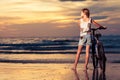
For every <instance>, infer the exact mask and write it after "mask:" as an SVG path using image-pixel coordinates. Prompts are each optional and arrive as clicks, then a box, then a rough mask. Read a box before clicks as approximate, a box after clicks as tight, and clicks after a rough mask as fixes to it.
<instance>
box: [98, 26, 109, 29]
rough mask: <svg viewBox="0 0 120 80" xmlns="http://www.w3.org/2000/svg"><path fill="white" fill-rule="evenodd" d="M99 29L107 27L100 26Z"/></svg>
mask: <svg viewBox="0 0 120 80" xmlns="http://www.w3.org/2000/svg"><path fill="white" fill-rule="evenodd" d="M99 29H107V27H106V26H100V27H99Z"/></svg>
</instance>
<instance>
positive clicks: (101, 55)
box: [91, 28, 106, 72]
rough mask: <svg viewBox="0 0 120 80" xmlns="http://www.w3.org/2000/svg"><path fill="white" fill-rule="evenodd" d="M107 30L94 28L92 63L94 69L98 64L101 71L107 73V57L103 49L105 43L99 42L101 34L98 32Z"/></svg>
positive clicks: (92, 30)
mask: <svg viewBox="0 0 120 80" xmlns="http://www.w3.org/2000/svg"><path fill="white" fill-rule="evenodd" d="M101 29H106V28H92V29H91V32H92V56H91V57H92V61H93V67H94V69H95V68H97V67H98V63H99V65H100V68H101V70H103V72H105V68H106V56H105V51H104V47H103V43H102V42H101V41H100V40H99V38H100V37H101V34H100V32H97V31H98V30H101Z"/></svg>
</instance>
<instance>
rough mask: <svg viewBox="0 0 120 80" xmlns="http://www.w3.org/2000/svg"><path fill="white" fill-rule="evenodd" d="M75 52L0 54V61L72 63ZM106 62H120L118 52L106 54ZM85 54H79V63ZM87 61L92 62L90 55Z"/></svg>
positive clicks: (82, 61) (82, 60)
mask: <svg viewBox="0 0 120 80" xmlns="http://www.w3.org/2000/svg"><path fill="white" fill-rule="evenodd" d="M75 56H76V54H37V55H36V54H0V62H2V63H24V64H25V63H26V64H27V63H33V64H34V63H35V64H37V63H46V64H47V63H74V60H75ZM106 57H107V63H120V60H119V58H120V54H106ZM84 58H85V54H81V57H80V59H79V63H84V61H85V59H84ZM89 63H92V59H91V55H90V60H89Z"/></svg>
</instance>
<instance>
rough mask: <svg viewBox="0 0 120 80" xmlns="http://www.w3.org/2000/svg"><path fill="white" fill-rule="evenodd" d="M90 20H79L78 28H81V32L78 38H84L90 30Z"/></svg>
mask: <svg viewBox="0 0 120 80" xmlns="http://www.w3.org/2000/svg"><path fill="white" fill-rule="evenodd" d="M91 20H92V19H91V18H89V20H88V21H87V22H85V21H83V19H80V28H82V30H81V31H80V36H85V35H87V34H88V32H90V30H91V22H92V21H91Z"/></svg>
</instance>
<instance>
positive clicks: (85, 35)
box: [72, 8, 104, 70]
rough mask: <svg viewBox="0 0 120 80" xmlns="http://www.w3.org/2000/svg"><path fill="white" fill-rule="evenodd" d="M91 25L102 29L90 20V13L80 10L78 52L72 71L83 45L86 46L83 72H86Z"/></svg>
mask: <svg viewBox="0 0 120 80" xmlns="http://www.w3.org/2000/svg"><path fill="white" fill-rule="evenodd" d="M91 23H92V24H94V25H96V26H97V27H99V28H104V27H103V26H101V25H100V24H98V23H97V22H95V21H94V20H92V19H91V18H90V11H89V9H87V8H84V9H82V10H81V19H80V20H79V25H80V40H79V43H78V50H77V54H76V59H75V63H74V67H73V68H72V69H73V70H75V69H76V67H77V64H78V61H79V58H80V54H81V51H82V48H83V45H86V58H85V70H87V65H88V61H89V51H90V45H91V34H90V33H91V32H90V31H91V30H90V29H91V28H90V26H91Z"/></svg>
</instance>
